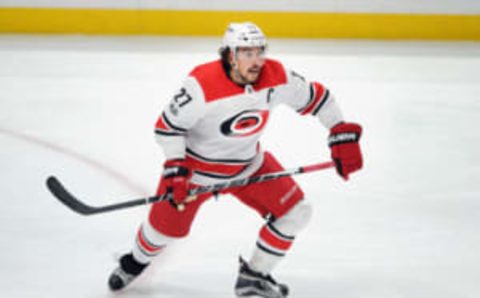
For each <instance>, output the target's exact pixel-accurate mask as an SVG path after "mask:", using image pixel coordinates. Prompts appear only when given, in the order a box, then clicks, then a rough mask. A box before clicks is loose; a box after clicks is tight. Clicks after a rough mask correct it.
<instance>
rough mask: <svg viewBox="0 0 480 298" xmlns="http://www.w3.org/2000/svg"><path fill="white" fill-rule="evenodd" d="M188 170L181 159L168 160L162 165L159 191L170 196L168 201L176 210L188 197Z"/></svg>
mask: <svg viewBox="0 0 480 298" xmlns="http://www.w3.org/2000/svg"><path fill="white" fill-rule="evenodd" d="M189 179H190V170H189V169H188V167H187V166H186V164H185V160H183V159H170V160H167V161H166V162H165V164H164V165H163V174H162V182H161V183H160V189H161V190H163V191H165V193H166V194H167V195H169V196H170V198H169V201H170V203H172V205H174V207H176V208H177V209H178V206H180V205H183V203H184V202H185V199H186V198H187V195H188V181H189Z"/></svg>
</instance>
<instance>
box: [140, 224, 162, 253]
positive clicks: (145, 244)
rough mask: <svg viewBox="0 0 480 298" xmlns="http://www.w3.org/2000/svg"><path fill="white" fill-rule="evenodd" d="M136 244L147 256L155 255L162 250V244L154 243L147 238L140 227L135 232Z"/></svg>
mask: <svg viewBox="0 0 480 298" xmlns="http://www.w3.org/2000/svg"><path fill="white" fill-rule="evenodd" d="M137 245H138V246H139V247H140V249H141V250H142V252H144V253H145V254H146V255H148V256H153V255H156V254H158V253H159V252H160V250H162V248H163V247H164V245H154V244H152V243H151V242H150V241H148V240H147V238H146V237H145V235H144V234H143V228H140V229H139V230H138V233H137Z"/></svg>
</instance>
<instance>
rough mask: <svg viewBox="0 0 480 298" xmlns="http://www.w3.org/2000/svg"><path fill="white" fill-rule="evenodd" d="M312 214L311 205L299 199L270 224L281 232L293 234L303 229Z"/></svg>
mask: <svg viewBox="0 0 480 298" xmlns="http://www.w3.org/2000/svg"><path fill="white" fill-rule="evenodd" d="M312 215H313V207H312V205H311V204H310V203H309V202H307V201H305V200H301V201H300V202H298V203H297V204H296V205H295V206H294V207H293V208H292V209H291V210H290V211H288V212H287V213H286V214H285V215H284V216H282V217H280V218H278V219H276V220H275V221H274V222H273V223H272V224H273V225H274V226H275V227H276V228H277V229H278V230H280V231H282V233H285V234H287V235H291V236H295V235H296V234H297V233H298V232H300V231H301V230H303V229H304V228H305V227H306V226H307V224H308V223H309V222H310V219H311V218H312Z"/></svg>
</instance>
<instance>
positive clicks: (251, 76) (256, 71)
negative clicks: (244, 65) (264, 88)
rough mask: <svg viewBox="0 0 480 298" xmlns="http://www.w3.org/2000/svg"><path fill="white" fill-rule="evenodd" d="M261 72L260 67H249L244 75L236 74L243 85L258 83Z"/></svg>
mask: <svg viewBox="0 0 480 298" xmlns="http://www.w3.org/2000/svg"><path fill="white" fill-rule="evenodd" d="M261 71H262V68H261V67H258V66H257V67H251V68H249V69H248V70H247V73H246V75H242V74H241V73H240V72H239V73H238V74H239V75H240V77H241V79H242V80H243V81H244V82H245V84H254V83H256V82H257V81H258V78H259V77H260V73H261Z"/></svg>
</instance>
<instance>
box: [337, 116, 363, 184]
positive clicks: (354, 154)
mask: <svg viewBox="0 0 480 298" xmlns="http://www.w3.org/2000/svg"><path fill="white" fill-rule="evenodd" d="M361 134H362V127H361V126H360V125H358V124H356V123H345V122H342V123H340V124H337V125H335V126H334V127H333V128H332V129H331V130H330V136H329V137H328V146H330V150H331V153H332V159H333V161H334V162H335V165H336V167H337V172H338V174H339V175H340V176H342V177H343V178H344V179H345V180H348V175H349V174H350V173H353V172H355V171H357V170H359V169H361V168H362V165H363V160H362V152H361V151H360V145H359V144H358V141H359V140H360V136H361Z"/></svg>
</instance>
